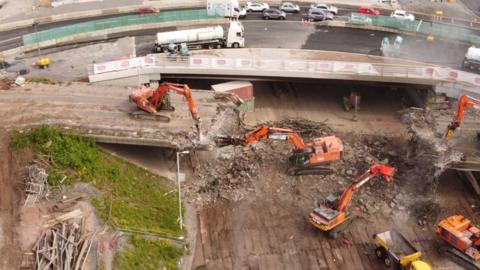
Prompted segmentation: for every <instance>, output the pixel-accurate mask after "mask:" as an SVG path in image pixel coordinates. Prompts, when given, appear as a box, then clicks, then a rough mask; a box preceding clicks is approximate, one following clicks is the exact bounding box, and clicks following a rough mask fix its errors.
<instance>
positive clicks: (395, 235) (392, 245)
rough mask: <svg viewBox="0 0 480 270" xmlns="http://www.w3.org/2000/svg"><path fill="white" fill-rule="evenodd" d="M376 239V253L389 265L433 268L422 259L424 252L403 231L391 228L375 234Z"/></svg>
mask: <svg viewBox="0 0 480 270" xmlns="http://www.w3.org/2000/svg"><path fill="white" fill-rule="evenodd" d="M373 239H375V245H376V249H375V255H376V256H377V258H379V259H381V260H382V262H383V264H384V265H385V266H387V267H391V266H392V265H393V266H394V269H406V270H432V267H431V266H430V265H429V264H428V263H426V262H423V261H420V260H419V259H420V257H421V256H422V253H421V252H420V251H418V250H417V249H416V248H415V247H414V246H413V245H412V243H411V242H410V241H408V240H407V238H405V236H403V235H402V234H401V233H399V232H398V231H395V230H390V231H386V232H382V233H377V234H375V235H373Z"/></svg>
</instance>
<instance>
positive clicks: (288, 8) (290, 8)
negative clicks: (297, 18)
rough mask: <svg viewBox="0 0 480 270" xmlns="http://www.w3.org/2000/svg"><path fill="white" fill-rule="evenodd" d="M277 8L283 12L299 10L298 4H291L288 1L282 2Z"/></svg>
mask: <svg viewBox="0 0 480 270" xmlns="http://www.w3.org/2000/svg"><path fill="white" fill-rule="evenodd" d="M279 9H280V10H281V11H285V12H299V11H300V7H299V6H298V5H295V4H292V3H290V2H283V3H282V4H281V5H280V7H279Z"/></svg>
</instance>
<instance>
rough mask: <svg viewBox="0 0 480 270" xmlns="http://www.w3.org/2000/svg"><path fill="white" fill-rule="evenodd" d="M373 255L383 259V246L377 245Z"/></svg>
mask: <svg viewBox="0 0 480 270" xmlns="http://www.w3.org/2000/svg"><path fill="white" fill-rule="evenodd" d="M375 256H376V257H377V258H379V259H380V260H383V257H385V249H384V248H383V247H377V248H376V249H375Z"/></svg>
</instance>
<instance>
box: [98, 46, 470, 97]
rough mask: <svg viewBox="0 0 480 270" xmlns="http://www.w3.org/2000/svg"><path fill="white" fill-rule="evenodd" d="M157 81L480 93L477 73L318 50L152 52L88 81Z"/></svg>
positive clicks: (111, 65) (104, 67)
mask: <svg viewBox="0 0 480 270" xmlns="http://www.w3.org/2000/svg"><path fill="white" fill-rule="evenodd" d="M161 77H165V78H171V77H176V78H179V77H181V78H220V79H221V78H229V79H230V78H248V79H272V80H275V79H278V78H304V79H334V80H354V81H370V82H387V83H402V84H419V85H431V86H433V87H434V89H435V90H436V91H437V92H443V93H446V94H447V95H448V96H450V97H455V98H456V97H458V96H459V95H460V94H462V93H468V94H470V95H474V96H478V95H479V93H480V92H479V91H478V90H477V87H478V86H480V75H477V74H472V73H468V72H463V71H459V70H455V69H451V68H447V67H441V66H436V65H431V64H426V63H421V62H415V61H408V60H401V59H392V58H384V57H377V56H368V55H360V54H351V53H338V52H324V51H317V50H295V49H238V50H233V49H225V50H215V51H194V52H192V53H191V55H190V56H188V57H168V56H165V55H164V54H154V55H148V56H146V57H138V58H132V59H125V60H119V61H112V62H107V63H99V64H94V65H92V66H90V67H89V80H90V82H102V81H111V80H119V79H127V80H128V79H130V84H132V85H137V84H138V83H145V82H149V81H151V80H159V79H160V78H161ZM122 83H126V82H125V80H123V81H122Z"/></svg>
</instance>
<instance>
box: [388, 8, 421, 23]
mask: <svg viewBox="0 0 480 270" xmlns="http://www.w3.org/2000/svg"><path fill="white" fill-rule="evenodd" d="M390 17H392V18H395V19H399V20H409V21H415V16H413V14H410V13H408V12H406V11H405V10H395V11H393V12H392V13H391V14H390Z"/></svg>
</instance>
